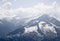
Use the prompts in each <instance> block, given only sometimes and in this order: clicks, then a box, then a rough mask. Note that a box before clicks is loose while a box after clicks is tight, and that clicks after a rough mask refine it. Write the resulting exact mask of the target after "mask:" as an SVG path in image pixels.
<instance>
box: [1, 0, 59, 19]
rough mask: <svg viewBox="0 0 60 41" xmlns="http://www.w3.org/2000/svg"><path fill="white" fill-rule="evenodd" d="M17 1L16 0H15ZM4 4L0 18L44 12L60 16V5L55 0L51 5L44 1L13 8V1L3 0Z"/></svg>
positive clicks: (38, 14)
mask: <svg viewBox="0 0 60 41" xmlns="http://www.w3.org/2000/svg"><path fill="white" fill-rule="evenodd" d="M15 1H16V0H15ZM3 2H4V3H3V4H2V6H0V19H2V18H5V17H8V18H12V17H16V16H19V17H34V16H40V15H42V14H49V15H52V16H55V17H58V18H60V17H59V14H60V6H59V5H58V4H57V2H56V1H54V2H53V3H52V4H51V5H46V4H44V3H37V4H36V5H33V6H30V7H23V6H20V7H19V8H15V9H13V8H12V5H13V4H12V3H11V2H9V1H7V0H6V1H4V0H3Z"/></svg>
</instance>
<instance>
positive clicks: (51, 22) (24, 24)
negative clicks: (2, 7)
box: [4, 14, 60, 41]
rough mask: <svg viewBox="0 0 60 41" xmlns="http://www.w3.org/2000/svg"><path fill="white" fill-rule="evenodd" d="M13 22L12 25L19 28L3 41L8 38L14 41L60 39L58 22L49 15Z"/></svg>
mask: <svg viewBox="0 0 60 41" xmlns="http://www.w3.org/2000/svg"><path fill="white" fill-rule="evenodd" d="M11 22H12V21H11ZM15 22H16V23H15ZM15 22H14V21H13V22H12V23H14V25H15V27H19V28H17V29H16V30H14V31H12V32H10V33H8V34H7V35H6V36H5V37H4V40H7V39H8V38H10V39H12V40H16V41H45V40H46V41H59V39H60V21H58V20H57V19H56V18H54V17H51V16H49V15H46V14H44V15H42V16H39V17H37V18H28V19H27V18H26V19H23V20H22V21H21V20H18V21H17V20H16V21H15ZM11 25H12V24H11ZM10 39H9V40H10ZM10 41H11V40H10Z"/></svg>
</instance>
